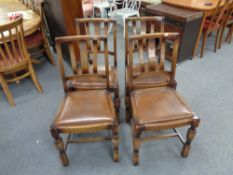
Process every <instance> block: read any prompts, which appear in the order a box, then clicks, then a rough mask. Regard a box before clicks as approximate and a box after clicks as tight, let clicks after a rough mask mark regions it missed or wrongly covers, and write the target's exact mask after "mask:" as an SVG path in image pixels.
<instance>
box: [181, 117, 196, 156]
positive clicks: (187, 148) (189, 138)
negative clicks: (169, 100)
mask: <svg viewBox="0 0 233 175" xmlns="http://www.w3.org/2000/svg"><path fill="white" fill-rule="evenodd" d="M199 122H200V119H199V118H198V119H195V120H194V122H193V124H192V125H191V127H190V128H189V129H188V132H187V135H186V142H185V144H184V146H183V149H182V152H181V156H182V157H188V155H189V152H190V149H191V142H192V140H193V139H194V137H195V135H196V128H197V127H198V125H199Z"/></svg>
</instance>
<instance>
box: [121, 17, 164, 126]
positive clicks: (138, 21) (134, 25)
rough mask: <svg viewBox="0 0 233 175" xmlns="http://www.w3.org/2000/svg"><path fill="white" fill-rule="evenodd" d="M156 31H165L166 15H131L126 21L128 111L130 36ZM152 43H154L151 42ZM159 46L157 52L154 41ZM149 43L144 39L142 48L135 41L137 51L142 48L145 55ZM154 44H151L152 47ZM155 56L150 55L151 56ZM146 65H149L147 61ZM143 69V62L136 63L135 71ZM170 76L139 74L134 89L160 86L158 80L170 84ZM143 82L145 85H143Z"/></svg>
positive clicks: (127, 119)
mask: <svg viewBox="0 0 233 175" xmlns="http://www.w3.org/2000/svg"><path fill="white" fill-rule="evenodd" d="M155 32H164V17H161V16H153V17H139V18H138V17H131V18H127V19H126V23H125V79H126V83H125V106H126V112H127V111H128V110H129V109H128V107H129V103H130V98H129V81H128V80H129V73H128V72H129V65H128V64H129V46H128V45H129V38H130V37H131V36H134V35H139V34H142V35H143V34H146V33H155ZM151 44H152V43H151ZM153 44H154V45H156V46H157V49H158V50H157V54H158V53H159V49H160V48H159V44H158V43H156V42H155V43H153ZM147 46H148V45H147V44H146V42H145V41H143V45H142V47H141V48H138V47H139V43H137V42H135V43H134V48H133V49H135V51H137V49H140V55H143V54H144V53H145V52H147V51H148V47H147ZM151 46H152V45H150V47H151ZM151 56H153V53H152V55H149V57H151ZM142 64H145V66H148V65H147V64H146V63H142ZM140 70H141V64H140V63H138V64H135V65H134V67H133V72H134V73H138V72H140ZM168 80H169V76H168V75H167V74H160V75H157V76H152V75H147V76H143V77H142V76H138V77H135V79H133V84H132V85H133V87H132V88H133V89H139V88H142V87H143V88H145V87H154V86H158V83H157V82H160V83H161V84H162V85H163V84H164V83H165V84H168ZM153 82H154V83H153ZM142 83H143V86H142V85H141V84H142ZM126 122H129V117H128V112H127V115H126Z"/></svg>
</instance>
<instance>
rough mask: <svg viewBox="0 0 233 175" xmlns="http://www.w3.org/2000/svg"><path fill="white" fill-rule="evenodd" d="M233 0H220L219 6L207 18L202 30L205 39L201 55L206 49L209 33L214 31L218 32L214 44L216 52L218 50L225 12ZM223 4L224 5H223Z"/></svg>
mask: <svg viewBox="0 0 233 175" xmlns="http://www.w3.org/2000/svg"><path fill="white" fill-rule="evenodd" d="M230 2H231V0H218V3H217V6H216V8H215V12H214V13H213V15H212V16H211V17H209V18H207V19H206V21H205V23H204V27H203V31H202V35H203V40H202V47H201V55H200V57H201V58H203V55H204V49H205V45H206V40H207V37H208V36H209V34H211V33H212V32H217V34H216V36H215V46H214V52H216V51H217V48H218V44H219V39H220V38H219V37H220V32H221V29H222V27H223V25H224V20H223V19H224V14H225V12H226V11H227V9H228V8H229V5H230ZM222 4H223V5H222Z"/></svg>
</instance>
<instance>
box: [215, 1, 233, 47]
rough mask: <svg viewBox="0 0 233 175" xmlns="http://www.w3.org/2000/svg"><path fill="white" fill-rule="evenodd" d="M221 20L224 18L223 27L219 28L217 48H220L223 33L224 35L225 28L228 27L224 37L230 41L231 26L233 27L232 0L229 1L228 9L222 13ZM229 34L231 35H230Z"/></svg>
mask: <svg viewBox="0 0 233 175" xmlns="http://www.w3.org/2000/svg"><path fill="white" fill-rule="evenodd" d="M223 20H224V22H223V27H222V30H221V34H220V39H219V46H218V48H219V49H221V46H222V40H223V35H224V32H225V29H226V28H229V30H228V33H227V37H226V41H228V42H230V40H229V39H230V38H231V37H232V34H231V28H233V0H232V1H231V3H230V5H229V7H228V9H227V10H226V13H225V15H224V19H223ZM230 35H231V37H230Z"/></svg>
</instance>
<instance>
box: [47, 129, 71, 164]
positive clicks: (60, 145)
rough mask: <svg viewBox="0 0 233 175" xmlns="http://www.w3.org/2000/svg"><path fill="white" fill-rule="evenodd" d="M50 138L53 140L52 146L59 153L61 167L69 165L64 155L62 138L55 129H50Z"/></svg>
mask: <svg viewBox="0 0 233 175" xmlns="http://www.w3.org/2000/svg"><path fill="white" fill-rule="evenodd" d="M51 134H52V137H53V138H54V144H55V146H56V148H57V149H58V151H59V156H60V160H61V163H62V165H63V166H68V165H69V159H68V157H67V155H66V151H65V147H64V143H63V140H62V138H61V137H60V136H59V133H58V132H57V131H56V130H55V129H51Z"/></svg>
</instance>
